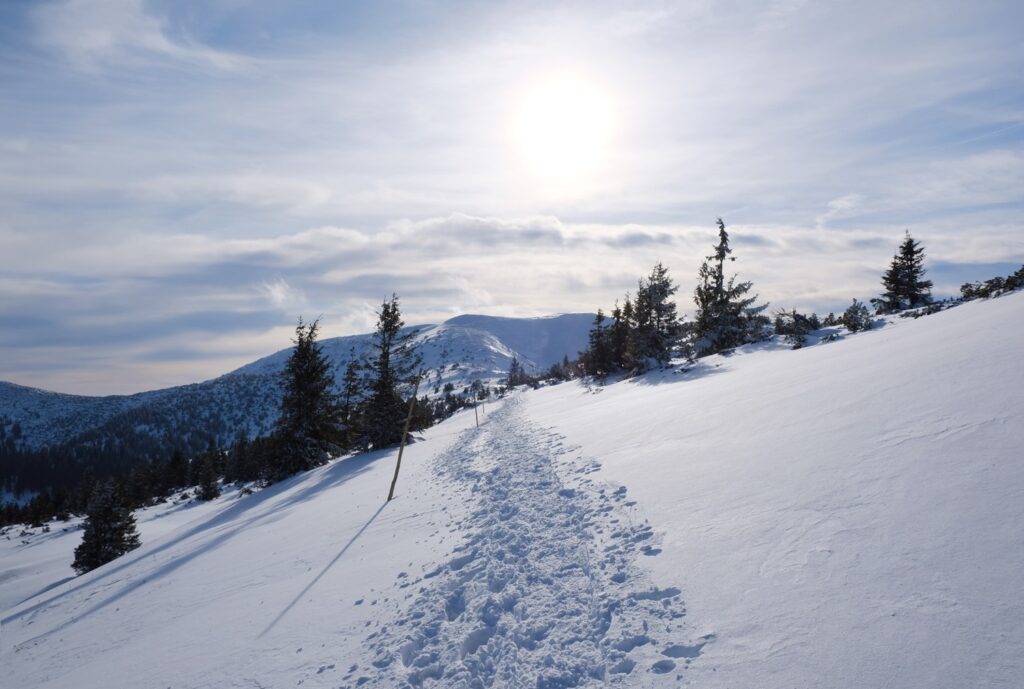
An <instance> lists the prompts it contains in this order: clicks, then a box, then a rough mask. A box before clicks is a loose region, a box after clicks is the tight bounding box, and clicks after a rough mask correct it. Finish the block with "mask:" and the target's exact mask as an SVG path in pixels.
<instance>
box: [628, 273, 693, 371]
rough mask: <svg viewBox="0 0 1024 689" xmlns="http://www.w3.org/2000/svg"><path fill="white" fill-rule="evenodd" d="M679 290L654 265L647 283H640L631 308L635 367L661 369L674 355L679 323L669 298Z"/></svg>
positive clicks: (677, 344)
mask: <svg viewBox="0 0 1024 689" xmlns="http://www.w3.org/2000/svg"><path fill="white" fill-rule="evenodd" d="M678 289H679V288H678V287H677V286H676V285H675V283H674V282H673V281H672V278H670V277H669V274H668V268H666V267H665V266H663V265H662V264H661V263H657V264H655V266H654V268H653V269H651V274H650V275H649V276H648V277H647V280H641V281H640V284H639V286H638V288H637V294H636V302H635V303H634V305H633V318H634V329H633V332H634V346H633V348H632V349H633V356H634V358H635V362H634V363H635V364H640V365H642V366H643V367H644V368H648V367H649V366H650V365H651V364H654V365H657V366H664V365H666V364H668V362H669V361H670V360H671V359H672V356H673V354H675V353H676V350H677V348H678V346H679V342H680V339H681V337H682V323H681V322H680V320H679V316H678V313H677V311H676V304H675V302H674V301H673V300H672V296H673V295H674V294H675V293H676V291H677V290H678Z"/></svg>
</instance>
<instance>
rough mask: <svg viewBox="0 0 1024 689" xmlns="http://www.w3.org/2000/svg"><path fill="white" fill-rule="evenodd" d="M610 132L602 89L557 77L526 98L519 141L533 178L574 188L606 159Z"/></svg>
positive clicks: (572, 78) (573, 78) (576, 79)
mask: <svg viewBox="0 0 1024 689" xmlns="http://www.w3.org/2000/svg"><path fill="white" fill-rule="evenodd" d="M611 126H612V117H611V107H610V104H609V101H608V98H607V96H606V95H605V93H603V92H602V91H601V89H599V88H598V87H597V86H595V85H594V84H591V83H589V82H587V81H586V80H583V79H580V78H579V77H576V76H559V77H556V78H551V79H548V80H546V81H544V82H542V83H540V84H537V85H536V86H534V87H533V88H532V89H530V90H529V91H528V92H527V94H526V96H525V98H523V101H522V103H521V106H520V109H519V112H518V118H517V122H516V138H517V143H518V146H519V150H520V152H521V154H522V155H523V157H524V158H525V159H526V161H527V163H528V164H529V165H530V166H531V168H533V171H534V172H535V173H537V174H540V175H541V176H543V177H545V178H547V179H549V180H551V181H553V182H558V183H563V184H572V185H575V184H578V183H579V182H581V181H582V179H583V178H585V177H587V176H588V175H590V174H592V173H593V172H594V171H595V169H596V168H597V166H598V163H600V161H601V159H602V158H603V157H604V156H605V153H606V150H607V147H608V143H609V136H610V134H611Z"/></svg>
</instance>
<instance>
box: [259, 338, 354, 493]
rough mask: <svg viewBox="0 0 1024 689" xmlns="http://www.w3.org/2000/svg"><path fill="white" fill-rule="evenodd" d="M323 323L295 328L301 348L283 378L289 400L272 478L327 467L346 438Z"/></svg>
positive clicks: (284, 399)
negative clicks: (325, 349)
mask: <svg viewBox="0 0 1024 689" xmlns="http://www.w3.org/2000/svg"><path fill="white" fill-rule="evenodd" d="M318 330H319V322H318V321H313V322H312V323H309V324H303V322H302V319H301V318H300V319H299V323H298V325H297V326H296V327H295V340H294V342H295V348H294V349H293V350H292V354H291V357H290V358H289V359H288V363H287V364H286V365H285V369H284V371H283V373H282V379H283V387H284V396H283V397H282V399H281V414H280V416H279V417H278V420H277V428H276V429H275V430H274V436H275V438H276V440H277V445H278V447H277V450H278V452H277V455H276V456H275V458H274V459H273V460H272V462H271V463H270V464H269V465H268V466H267V470H268V474H267V479H269V480H271V481H275V480H280V479H281V478H284V477H286V476H290V475H291V474H294V473H296V472H298V471H304V470H306V469H309V468H311V467H314V466H317V465H320V464H323V463H324V462H326V461H327V459H328V458H329V457H330V453H331V452H336V451H337V450H338V449H339V447H340V445H339V443H340V441H341V439H342V429H341V427H340V424H339V414H338V403H337V396H336V395H335V394H334V392H333V391H332V387H333V384H334V381H333V379H332V378H331V375H330V370H329V367H328V363H327V359H326V357H324V354H323V351H322V350H321V348H320V344H319V343H318V342H317V339H316V338H317V332H318Z"/></svg>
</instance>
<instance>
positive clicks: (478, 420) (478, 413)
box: [473, 404, 480, 428]
mask: <svg viewBox="0 0 1024 689" xmlns="http://www.w3.org/2000/svg"><path fill="white" fill-rule="evenodd" d="M473 418H474V419H476V427H477V428H480V412H478V411H477V410H476V405H475V404H474V405H473Z"/></svg>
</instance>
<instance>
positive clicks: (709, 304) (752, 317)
mask: <svg viewBox="0 0 1024 689" xmlns="http://www.w3.org/2000/svg"><path fill="white" fill-rule="evenodd" d="M730 254H732V249H731V248H730V246H729V233H728V232H726V231H725V223H724V222H723V221H722V219H721V218H719V219H718V244H717V245H716V246H715V250H714V253H713V254H711V255H710V256H708V257H707V259H706V260H705V261H704V263H703V264H702V265H701V267H700V270H699V271H698V272H697V288H696V290H695V291H694V295H693V301H694V303H695V304H696V305H697V313H696V315H695V317H694V322H693V324H692V327H691V328H690V330H691V334H692V347H693V351H694V354H695V355H696V356H705V355H708V354H714V353H716V352H721V351H724V350H726V349H731V348H733V347H737V346H739V345H741V344H745V343H747V342H754V341H757V340H760V339H763V337H764V331H765V329H766V327H767V326H768V324H769V323H770V321H769V319H768V317H767V316H765V315H764V314H763V313H762V312H763V311H764V310H765V309H766V308H767V306H768V305H767V304H764V305H761V306H755V305H754V302H755V301H757V296H756V295H755V296H747V294H748V292H750V288H751V287H752V286H753V285H752V283H750V282H740V283H736V277H735V276H732V277H730V278H728V280H727V279H726V277H725V262H726V261H735V260H736V259H735V257H733V256H731V255H730Z"/></svg>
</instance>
